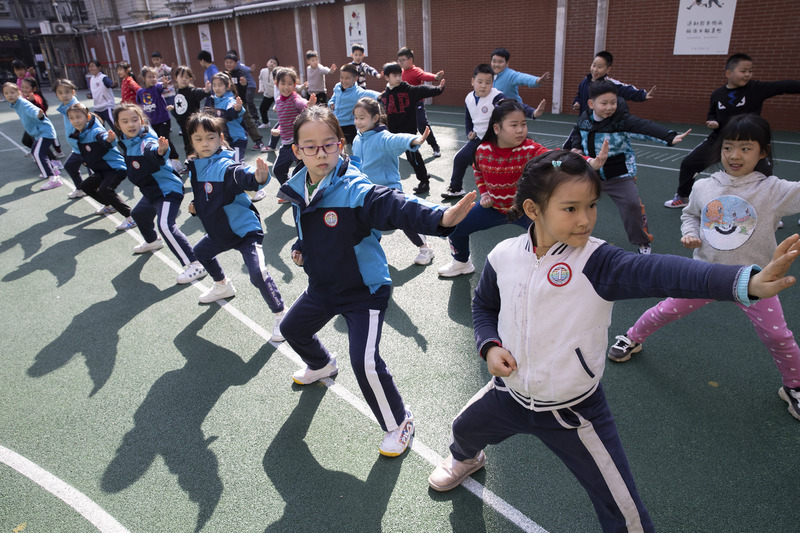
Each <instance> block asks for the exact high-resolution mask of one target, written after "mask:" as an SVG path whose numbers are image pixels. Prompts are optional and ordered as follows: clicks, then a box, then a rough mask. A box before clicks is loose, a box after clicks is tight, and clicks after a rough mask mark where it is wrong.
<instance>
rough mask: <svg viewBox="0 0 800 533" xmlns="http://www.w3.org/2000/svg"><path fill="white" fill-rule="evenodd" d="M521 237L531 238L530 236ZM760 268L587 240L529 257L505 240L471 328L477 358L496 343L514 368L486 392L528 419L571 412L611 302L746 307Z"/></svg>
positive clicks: (601, 360) (591, 372) (588, 388)
mask: <svg viewBox="0 0 800 533" xmlns="http://www.w3.org/2000/svg"><path fill="white" fill-rule="evenodd" d="M529 231H530V230H529ZM758 270H760V268H759V267H757V266H753V267H741V266H728V265H714V264H710V263H704V262H702V261H695V260H692V259H688V258H685V257H678V256H671V255H655V254H654V255H639V254H636V253H632V252H626V251H624V250H622V249H620V248H617V247H616V246H611V245H609V244H606V243H605V242H604V241H602V240H600V239H595V238H594V237H592V238H590V239H589V242H588V243H587V244H585V245H584V246H581V247H580V248H575V247H573V246H569V245H567V244H563V243H560V242H559V243H555V244H554V245H553V246H551V247H550V249H549V250H548V251H547V253H546V254H545V255H543V256H542V257H541V258H537V257H536V253H535V252H534V246H533V243H532V242H531V238H530V234H529V233H527V234H525V235H520V236H519V237H516V238H513V239H507V240H505V241H503V242H501V243H500V244H498V245H497V246H496V247H495V248H494V250H492V251H491V252H490V253H489V256H488V257H487V258H486V264H485V266H484V267H483V273H482V274H481V279H480V282H479V283H478V287H477V288H476V289H475V297H474V298H473V300H472V319H473V323H474V327H475V341H476V343H477V347H478V350H479V352H480V353H481V355H483V356H484V357H485V356H486V351H487V350H488V348H489V347H490V346H491V345H492V344H502V346H503V348H505V349H506V350H508V351H509V352H511V354H512V355H513V356H514V359H515V360H516V362H517V370H516V371H515V372H513V373H512V374H511V375H510V376H508V377H504V378H495V386H496V387H497V388H498V389H500V390H505V391H507V392H508V393H509V394H510V395H511V396H512V397H513V398H514V399H515V400H516V401H517V402H519V403H520V404H521V405H523V406H524V407H526V408H528V409H531V410H534V411H551V410H556V409H562V408H565V407H570V406H572V405H575V404H577V403H579V402H581V401H582V400H584V399H586V398H587V397H588V396H589V395H591V394H592V393H593V392H594V391H595V390H596V389H597V386H598V384H599V382H600V378H601V377H602V376H603V370H604V368H605V360H606V348H607V347H608V327H609V325H610V324H611V310H612V307H613V305H614V304H613V302H614V300H624V299H629V298H647V297H660V298H663V297H665V296H671V297H673V298H713V299H715V300H728V301H736V302H740V303H742V304H744V305H750V303H751V302H750V299H749V297H748V295H747V285H748V282H749V281H750V273H751V271H756V272H757V271H758Z"/></svg>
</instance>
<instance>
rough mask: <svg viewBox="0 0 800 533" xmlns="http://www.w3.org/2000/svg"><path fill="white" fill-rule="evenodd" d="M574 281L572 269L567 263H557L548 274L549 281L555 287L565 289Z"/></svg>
mask: <svg viewBox="0 0 800 533" xmlns="http://www.w3.org/2000/svg"><path fill="white" fill-rule="evenodd" d="M571 279H572V269H571V268H569V265H568V264H566V263H556V264H555V265H553V266H552V267H550V272H548V273H547V281H549V282H550V284H551V285H553V286H555V287H563V286H564V285H566V284H567V283H569V280H571Z"/></svg>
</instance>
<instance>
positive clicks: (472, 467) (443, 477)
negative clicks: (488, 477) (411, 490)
mask: <svg viewBox="0 0 800 533" xmlns="http://www.w3.org/2000/svg"><path fill="white" fill-rule="evenodd" d="M485 465H486V454H484V453H483V450H481V451H480V452H478V455H476V456H475V458H474V459H467V460H466V461H459V460H458V459H456V458H455V457H453V454H452V453H451V454H450V455H448V456H447V458H446V459H445V460H444V461H442V462H441V463H439V466H437V467H436V470H434V471H433V473H432V474H431V475H430V477H428V485H430V487H431V488H432V489H433V490H437V491H439V492H445V491H448V490H452V489H454V488H456V487H457V486H459V485H461V483H462V482H463V481H464V480H465V479H467V477H468V476H469V475H470V474H472V473H473V472H477V471H478V470H480V469H481V468H483V467H484V466H485Z"/></svg>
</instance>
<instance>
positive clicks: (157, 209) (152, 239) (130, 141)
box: [107, 104, 207, 284]
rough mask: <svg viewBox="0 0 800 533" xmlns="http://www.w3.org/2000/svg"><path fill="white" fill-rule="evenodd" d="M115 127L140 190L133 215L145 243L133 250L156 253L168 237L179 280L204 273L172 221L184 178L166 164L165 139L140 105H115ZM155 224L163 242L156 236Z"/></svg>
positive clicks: (190, 279) (111, 136) (187, 280)
mask: <svg viewBox="0 0 800 533" xmlns="http://www.w3.org/2000/svg"><path fill="white" fill-rule="evenodd" d="M114 127H115V128H116V129H117V131H118V132H119V135H120V138H119V141H118V143H117V146H118V147H119V150H120V151H121V152H122V155H124V156H125V166H126V168H127V169H128V179H129V180H131V183H133V184H134V185H136V186H137V187H139V190H140V191H142V198H141V200H139V203H137V204H136V205H135V206H134V208H133V210H132V211H131V218H132V219H133V221H134V222H136V225H137V226H138V227H139V231H140V232H141V233H142V237H144V240H145V242H143V243H142V244H139V245H137V246H134V247H133V253H135V254H143V253H147V252H155V251H156V250H160V249H161V248H163V247H164V240H166V241H167V246H168V247H169V249H170V251H171V252H172V253H173V254H175V257H177V258H178V260H179V261H180V262H181V265H183V266H184V268H185V270H184V271H183V272H182V273H181V274H179V275H178V279H177V282H178V283H181V284H183V283H191V282H193V281H195V280H198V279H201V278H202V277H204V276H205V275H206V274H207V272H206V269H205V268H203V266H202V265H201V264H200V263H199V262H198V261H197V258H196V257H195V255H194V252H192V247H191V245H189V241H188V240H187V239H186V235H184V234H183V233H182V232H181V230H180V229H179V228H178V225H177V224H176V223H175V218H176V217H177V216H178V212H179V211H180V208H181V202H182V201H183V182H182V181H181V179H180V178H179V177H178V176H177V175H176V174H175V171H174V170H173V169H172V167H171V166H170V165H169V163H167V156H168V155H169V154H168V152H169V141H167V140H166V139H165V138H164V137H158V136H156V132H155V131H153V129H152V128H150V127H149V126H148V124H147V117H146V116H145V114H144V111H142V108H141V107H139V106H137V105H134V104H122V105H120V106H119V107H117V108H116V109H114ZM107 140H108V142H110V143H113V142H114V141H116V140H117V134H115V133H114V132H113V131H112V132H109V134H108V138H107ZM154 221H155V222H157V224H154ZM156 225H157V226H158V231H159V232H160V233H161V236H162V237H163V238H164V240H162V239H159V238H158V234H157V233H156V229H155V226H156Z"/></svg>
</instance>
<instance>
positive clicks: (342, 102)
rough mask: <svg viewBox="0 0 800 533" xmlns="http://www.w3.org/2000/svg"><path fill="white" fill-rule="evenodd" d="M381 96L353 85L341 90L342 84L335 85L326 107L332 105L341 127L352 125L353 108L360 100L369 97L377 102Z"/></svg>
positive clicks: (376, 92)
mask: <svg viewBox="0 0 800 533" xmlns="http://www.w3.org/2000/svg"><path fill="white" fill-rule="evenodd" d="M380 95H381V93H379V92H378V91H370V90H369V89H363V88H361V87H359V86H358V85H353V86H352V87H350V88H349V89H342V84H341V83H337V84H336V85H335V86H334V87H333V96H331V99H330V101H329V102H328V106H331V104H333V114H334V115H335V116H336V119H337V120H338V121H339V124H340V125H342V126H352V125H353V108H354V107H355V106H356V102H358V100H359V99H360V98H364V97H365V96H366V97H369V98H372V99H374V100H377V99H378V97H379V96H380Z"/></svg>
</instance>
